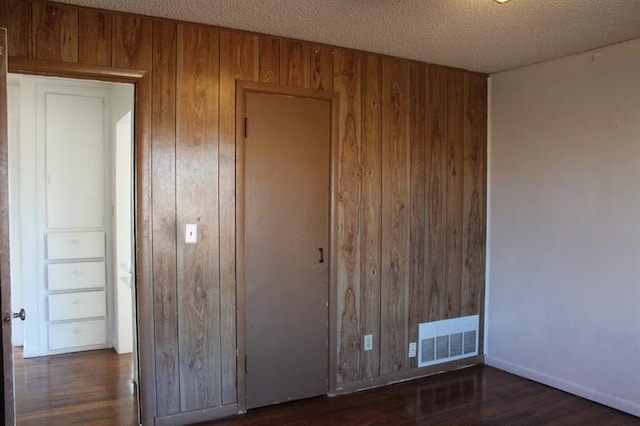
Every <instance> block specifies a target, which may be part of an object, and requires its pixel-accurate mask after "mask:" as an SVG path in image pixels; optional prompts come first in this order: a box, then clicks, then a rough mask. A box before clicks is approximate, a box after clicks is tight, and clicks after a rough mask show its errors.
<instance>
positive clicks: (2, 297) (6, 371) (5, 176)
mask: <svg viewBox="0 0 640 426" xmlns="http://www.w3.org/2000/svg"><path fill="white" fill-rule="evenodd" d="M8 169H9V152H8V133H7V30H6V29H4V28H0V307H1V308H2V315H1V317H2V318H0V321H2V328H1V329H2V369H3V386H2V398H1V402H2V417H3V420H4V424H7V425H11V424H13V422H14V415H15V411H14V404H13V397H14V395H13V351H12V348H11V280H10V274H9V173H8ZM7 315H9V320H8V321H4V318H5V316H7Z"/></svg>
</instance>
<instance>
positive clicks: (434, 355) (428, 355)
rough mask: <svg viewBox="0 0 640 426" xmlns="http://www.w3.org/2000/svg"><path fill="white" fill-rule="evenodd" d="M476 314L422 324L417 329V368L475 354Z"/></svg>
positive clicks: (478, 320) (476, 344)
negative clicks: (418, 355)
mask: <svg viewBox="0 0 640 426" xmlns="http://www.w3.org/2000/svg"><path fill="white" fill-rule="evenodd" d="M479 324H480V316H479V315H470V316H467V317H460V318H453V319H446V320H442V321H433V322H425V323H422V324H420V325H419V328H418V351H419V354H420V357H419V359H418V367H427V366H429V365H434V364H440V363H442V362H449V361H455V360H458V359H462V358H469V357H472V356H476V355H478V327H479Z"/></svg>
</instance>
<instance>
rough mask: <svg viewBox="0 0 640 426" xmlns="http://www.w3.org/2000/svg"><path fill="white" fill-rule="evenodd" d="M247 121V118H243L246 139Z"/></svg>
mask: <svg viewBox="0 0 640 426" xmlns="http://www.w3.org/2000/svg"><path fill="white" fill-rule="evenodd" d="M248 120H249V118H247V117H245V118H244V137H245V138H246V137H247V134H248V133H247V121H248Z"/></svg>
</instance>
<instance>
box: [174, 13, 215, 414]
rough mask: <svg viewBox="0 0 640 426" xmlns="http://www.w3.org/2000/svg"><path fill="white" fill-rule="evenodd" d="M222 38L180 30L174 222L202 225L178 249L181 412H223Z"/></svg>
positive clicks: (206, 30)
mask: <svg viewBox="0 0 640 426" xmlns="http://www.w3.org/2000/svg"><path fill="white" fill-rule="evenodd" d="M218 42H219V39H218V31H217V30H214V29H210V28H207V27H202V26H190V25H179V26H178V69H177V90H176V92H177V94H178V97H177V100H176V102H177V104H176V140H177V141H176V144H177V146H176V217H177V223H178V224H179V226H180V228H179V230H178V235H181V232H184V230H183V229H182V227H184V225H185V224H186V223H195V224H197V225H198V244H197V245H196V244H183V243H182V241H180V242H179V243H178V248H177V257H178V267H177V272H178V336H179V349H180V408H181V411H193V410H198V409H203V408H209V407H214V406H218V405H221V403H222V394H221V381H220V375H221V370H220V327H219V324H220V271H219V262H220V253H219V231H218V78H219V76H218V72H219V64H218V48H219V46H218Z"/></svg>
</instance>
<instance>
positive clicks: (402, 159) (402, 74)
mask: <svg viewBox="0 0 640 426" xmlns="http://www.w3.org/2000/svg"><path fill="white" fill-rule="evenodd" d="M409 125H410V120H409V63H408V62H407V61H402V60H396V59H391V58H383V59H382V140H383V145H382V286H381V296H380V297H381V299H382V300H383V301H384V302H383V303H382V305H381V307H382V309H381V312H380V329H381V337H380V348H381V350H380V374H390V373H395V372H398V371H401V370H404V369H406V366H407V318H408V299H407V297H408V287H409V243H410V241H409V224H410V222H409V213H410V212H409V207H410V201H409V164H410V146H409V142H410V141H409V135H410V131H409Z"/></svg>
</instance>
